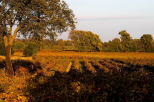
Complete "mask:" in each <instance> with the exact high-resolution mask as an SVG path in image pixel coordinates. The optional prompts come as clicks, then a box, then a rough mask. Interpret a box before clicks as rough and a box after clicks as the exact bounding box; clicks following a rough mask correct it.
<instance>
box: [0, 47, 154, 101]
mask: <svg viewBox="0 0 154 102" xmlns="http://www.w3.org/2000/svg"><path fill="white" fill-rule="evenodd" d="M0 59H1V60H4V59H5V57H3V56H0ZM11 59H12V60H20V61H19V62H18V65H19V67H17V68H18V69H17V70H16V75H15V76H14V77H12V78H10V77H7V76H6V75H5V73H4V69H0V76H1V77H0V102H1V101H2V102H3V101H4V102H5V101H7V102H38V101H41V102H48V101H49V102H50V101H53V102H62V101H64V100H65V101H66V102H67V101H69V102H83V101H84V102H89V100H93V101H92V102H101V101H103V102H111V101H112V102H126V101H127V102H130V101H133V102H153V101H154V99H153V98H152V97H153V96H152V95H153V94H154V91H153V90H154V88H153V85H154V84H153V83H154V76H153V74H154V69H153V68H154V63H153V62H154V53H119V52H118V53H108V52H51V51H47V50H45V51H40V52H38V53H37V54H36V56H33V57H22V54H21V52H20V54H19V55H18V53H16V54H15V55H13V56H12V58H11ZM25 60H27V61H30V62H31V63H33V64H32V65H33V66H29V67H28V65H25V66H23V64H26V63H27V62H24V61H25ZM22 61H23V62H22ZM19 63H21V64H19ZM29 68H34V69H36V70H35V71H34V72H32V73H31V72H30V71H28V70H30V69H29ZM130 96H131V97H130Z"/></svg>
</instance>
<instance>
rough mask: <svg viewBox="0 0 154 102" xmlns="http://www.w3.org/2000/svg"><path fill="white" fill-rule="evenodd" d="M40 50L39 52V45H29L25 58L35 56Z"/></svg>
mask: <svg viewBox="0 0 154 102" xmlns="http://www.w3.org/2000/svg"><path fill="white" fill-rule="evenodd" d="M38 50H39V47H38V45H36V44H35V43H29V44H28V45H27V47H26V48H25V49H24V52H23V54H24V55H25V56H33V55H34V54H36V53H37V51H38Z"/></svg>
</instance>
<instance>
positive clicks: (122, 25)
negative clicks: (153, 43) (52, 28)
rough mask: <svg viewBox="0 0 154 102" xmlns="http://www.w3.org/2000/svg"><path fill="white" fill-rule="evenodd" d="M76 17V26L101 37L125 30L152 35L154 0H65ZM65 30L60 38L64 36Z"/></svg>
mask: <svg viewBox="0 0 154 102" xmlns="http://www.w3.org/2000/svg"><path fill="white" fill-rule="evenodd" d="M64 1H66V3H67V4H68V6H69V8H70V9H72V10H73V13H74V14H75V17H76V18H77V26H76V29H77V30H86V31H92V32H94V33H96V34H98V35H99V36H100V38H101V39H102V40H103V41H109V40H112V39H113V38H115V37H119V35H118V32H119V31H121V30H127V32H129V33H130V34H131V36H132V37H133V38H140V37H141V36H142V35H143V34H152V36H153V37H154V0H64ZM67 35H68V32H67V33H64V34H62V35H61V36H60V37H59V38H63V39H67V37H68V36H67Z"/></svg>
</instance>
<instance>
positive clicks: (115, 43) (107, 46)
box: [104, 38, 122, 52]
mask: <svg viewBox="0 0 154 102" xmlns="http://www.w3.org/2000/svg"><path fill="white" fill-rule="evenodd" d="M104 51H109V52H119V51H122V44H121V41H120V39H119V38H115V39H113V40H112V41H109V42H107V43H104Z"/></svg>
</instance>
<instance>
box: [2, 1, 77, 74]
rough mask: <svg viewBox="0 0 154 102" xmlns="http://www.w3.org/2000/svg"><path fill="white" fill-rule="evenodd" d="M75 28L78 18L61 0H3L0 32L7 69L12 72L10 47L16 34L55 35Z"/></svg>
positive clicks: (29, 35) (27, 35) (43, 36)
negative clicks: (76, 18)
mask: <svg viewBox="0 0 154 102" xmlns="http://www.w3.org/2000/svg"><path fill="white" fill-rule="evenodd" d="M74 28H75V18H74V15H73V13H72V10H70V9H69V8H68V6H67V4H66V3H65V2H64V1H62V0H1V1H0V34H1V36H3V40H4V45H5V52H6V55H5V56H6V71H7V73H8V74H9V75H13V74H14V71H13V67H12V63H11V48H12V46H13V44H14V40H15V38H16V36H17V34H21V35H23V36H24V37H32V36H35V35H39V36H40V37H41V38H45V37H47V36H49V37H52V36H53V35H55V34H57V33H62V32H64V31H67V30H68V29H74Z"/></svg>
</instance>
